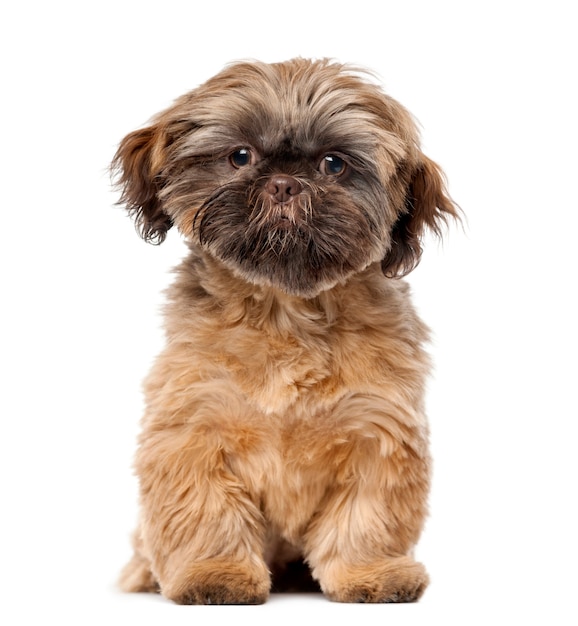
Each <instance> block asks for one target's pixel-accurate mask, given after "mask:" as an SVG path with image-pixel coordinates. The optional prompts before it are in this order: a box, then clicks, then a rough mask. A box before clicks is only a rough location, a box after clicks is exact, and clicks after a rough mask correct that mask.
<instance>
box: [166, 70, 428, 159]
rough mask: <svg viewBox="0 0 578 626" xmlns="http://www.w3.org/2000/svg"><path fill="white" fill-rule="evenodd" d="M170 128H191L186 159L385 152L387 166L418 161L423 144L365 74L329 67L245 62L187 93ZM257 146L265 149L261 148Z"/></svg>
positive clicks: (184, 145) (183, 145) (183, 141)
mask: <svg viewBox="0 0 578 626" xmlns="http://www.w3.org/2000/svg"><path fill="white" fill-rule="evenodd" d="M165 116H166V117H165V121H166V122H168V124H169V126H170V124H171V123H176V124H177V125H182V124H187V125H188V127H189V129H190V131H189V132H188V133H187V134H185V136H184V137H183V136H182V135H181V137H180V142H179V151H178V154H179V156H180V157H191V156H208V155H215V154H216V153H218V152H219V151H223V152H226V151H228V150H231V149H232V148H234V147H241V146H245V145H247V146H251V147H253V148H255V149H256V150H257V151H258V152H259V153H260V154H261V155H262V156H268V155H270V154H272V153H274V152H278V151H279V150H283V151H285V152H290V151H294V152H298V153H299V154H303V155H305V156H307V157H316V156H318V155H319V154H322V153H324V152H327V151H331V150H341V151H344V152H346V153H347V154H349V155H350V156H351V157H352V158H353V159H356V158H358V159H359V160H363V159H364V158H365V159H366V158H367V157H368V155H370V156H371V155H373V154H374V153H375V152H376V151H379V152H380V156H379V161H380V165H381V166H386V167H387V165H389V166H390V167H388V168H387V169H390V168H391V167H393V166H394V164H395V163H397V162H399V161H400V160H406V159H407V160H412V157H413V153H414V151H415V147H416V146H417V143H418V137H417V132H416V128H415V124H414V122H413V120H412V118H411V116H410V114H409V113H408V112H407V111H406V110H405V109H404V108H403V107H402V106H401V105H400V104H399V103H397V102H396V101H395V100H393V99H392V98H390V97H388V96H387V95H385V94H384V93H383V92H382V91H381V90H380V89H379V87H378V86H377V85H374V84H372V83H371V82H370V81H369V80H367V77H365V76H363V75H362V73H361V71H360V70H356V69H354V68H352V67H349V66H345V65H342V64H337V63H331V62H329V61H327V60H322V61H308V60H305V59H294V60H292V61H291V62H287V63H273V64H266V63H255V62H252V63H237V64H234V65H231V66H229V67H227V68H226V69H225V70H223V71H222V72H221V73H220V74H218V75H217V76H215V77H213V78H212V79H210V80H208V81H207V82H206V83H204V84H203V85H201V86H200V87H198V88H197V89H195V90H193V91H192V92H190V93H188V94H186V95H185V96H183V97H182V98H180V99H179V100H177V102H176V103H175V105H174V106H173V107H172V109H170V110H169V111H167V112H166V113H165ZM255 144H257V145H255Z"/></svg>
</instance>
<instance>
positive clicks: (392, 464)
mask: <svg viewBox="0 0 578 626" xmlns="http://www.w3.org/2000/svg"><path fill="white" fill-rule="evenodd" d="M388 426H389V427H388ZM340 448H341V449H340V451H339V452H340V455H339V456H340V458H341V459H343V460H342V461H341V463H340V466H339V467H338V468H337V471H336V472H335V482H334V483H333V485H331V487H330V488H329V489H328V491H327V494H326V497H325V498H324V500H323V501H322V502H321V503H320V507H319V509H318V511H317V513H316V515H315V516H314V517H313V519H312V521H311V523H310V525H309V528H308V531H307V533H306V536H305V555H306V558H307V561H308V563H309V565H310V566H311V569H312V573H313V575H314V577H315V578H316V579H317V580H318V581H319V583H320V585H321V588H322V590H323V592H324V593H325V594H326V595H327V596H328V597H329V598H331V599H332V600H335V601H339V602H412V601H415V600H417V599H418V598H419V597H420V596H421V594H422V593H423V591H424V589H425V587H426V586H427V583H428V576H427V574H426V571H425V569H424V567H423V565H422V564H421V563H417V562H416V561H414V559H413V557H412V549H413V547H414V545H415V543H416V542H417V539H418V537H419V534H420V532H421V529H422V526H423V522H424V517H425V514H426V498H427V491H428V486H429V457H428V454H427V445H426V435H425V434H424V433H422V429H420V428H418V427H413V428H411V427H410V428H408V427H404V426H402V425H401V424H400V423H399V422H397V421H396V420H395V418H389V417H388V416H386V415H384V414H381V415H379V414H378V413H377V412H376V414H375V415H374V416H373V417H371V416H370V417H369V419H367V417H365V418H361V419H359V420H356V426H355V427H354V428H353V430H352V431H351V432H350V434H349V437H348V440H347V441H346V442H344V443H343V444H341V446H340Z"/></svg>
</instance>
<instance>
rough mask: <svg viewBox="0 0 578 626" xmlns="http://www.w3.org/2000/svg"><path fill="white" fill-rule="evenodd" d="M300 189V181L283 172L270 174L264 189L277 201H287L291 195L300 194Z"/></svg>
mask: <svg viewBox="0 0 578 626" xmlns="http://www.w3.org/2000/svg"><path fill="white" fill-rule="evenodd" d="M302 189H303V187H302V186H301V183H300V182H299V181H298V180H297V179H296V178H293V176H286V175H285V174H275V176H271V178H270V179H269V180H268V181H267V184H266V185H265V191H266V192H267V193H268V194H270V195H272V196H273V198H275V200H276V201H277V202H279V203H281V202H288V201H289V200H291V198H292V197H293V196H297V195H298V194H300V193H301V190H302Z"/></svg>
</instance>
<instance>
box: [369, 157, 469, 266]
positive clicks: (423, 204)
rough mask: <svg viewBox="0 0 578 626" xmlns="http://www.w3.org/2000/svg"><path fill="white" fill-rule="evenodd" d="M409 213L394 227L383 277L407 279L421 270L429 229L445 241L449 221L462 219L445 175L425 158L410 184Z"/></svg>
mask: <svg viewBox="0 0 578 626" xmlns="http://www.w3.org/2000/svg"><path fill="white" fill-rule="evenodd" d="M405 209H406V210H405V212H404V213H402V214H401V215H400V216H399V218H398V220H397V222H396V223H395V225H394V227H393V232H392V236H391V248H390V250H389V251H388V253H387V254H386V256H385V258H384V259H383V260H382V262H381V268H382V270H383V273H384V274H385V275H386V276H388V277H392V278H394V277H401V276H405V275H406V274H409V272H411V271H412V270H413V269H415V267H417V265H418V263H419V261H420V258H421V255H422V251H423V250H422V245H421V239H422V236H423V233H424V231H425V229H426V228H429V229H430V230H432V231H433V232H434V233H435V234H436V235H438V236H440V237H441V235H442V228H443V226H444V225H445V224H446V223H447V221H448V218H450V217H452V218H455V219H459V209H458V207H457V205H456V204H455V203H454V202H453V201H452V200H451V198H450V197H449V195H448V193H447V190H446V185H445V180H444V175H443V172H442V171H441V169H440V167H439V166H438V165H437V164H436V163H434V162H433V161H432V160H431V159H429V158H428V157H426V156H425V155H422V159H421V162H420V164H419V165H418V167H417V169H416V170H415V172H414V173H413V175H412V178H411V180H410V184H409V187H408V193H407V196H406V202H405Z"/></svg>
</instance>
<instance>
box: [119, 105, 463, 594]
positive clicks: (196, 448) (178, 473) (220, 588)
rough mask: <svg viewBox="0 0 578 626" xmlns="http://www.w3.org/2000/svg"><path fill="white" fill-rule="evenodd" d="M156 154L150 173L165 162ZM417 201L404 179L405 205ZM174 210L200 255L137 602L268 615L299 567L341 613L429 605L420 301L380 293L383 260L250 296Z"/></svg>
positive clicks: (180, 330)
mask: <svg viewBox="0 0 578 626" xmlns="http://www.w3.org/2000/svg"><path fill="white" fill-rule="evenodd" d="M178 106H182V103H181V104H180V105H178ZM175 119H176V117H175ZM404 119H405V118H404ZM179 123H181V122H179ZM149 134H150V133H149ZM147 141H150V137H149V138H148V139H147ZM131 142H132V143H131ZM129 144H130V146H132V147H130V150H129ZM133 144H134V139H129V140H128V141H127V143H126V144H125V149H124V150H125V153H124V154H122V153H121V156H120V158H121V159H124V167H125V170H128V169H129V168H130V167H131V165H130V164H131V159H134V158H135V157H134V145H133ZM162 145H165V146H166V145H167V142H166V141H164V142H163V144H162ZM232 147H234V145H233V144H232ZM121 150H122V148H121ZM131 150H132V152H131ZM155 150H157V152H154V151H151V153H152V154H153V157H149V161H148V163H149V164H150V163H153V164H154V163H155V162H156V161H157V160H159V159H162V158H166V156H165V157H162V155H161V157H159V154H158V150H159V148H158V146H157V148H155ZM396 150H398V152H399V148H396ZM129 152H130V155H129ZM396 154H397V153H396ZM412 158H413V157H412ZM423 159H424V162H425V163H426V165H425V167H426V169H427V168H429V170H431V172H433V175H432V176H433V178H432V180H433V181H434V183H433V187H432V185H430V187H429V188H428V191H427V192H421V191H420V192H419V193H420V194H421V195H427V194H428V193H429V194H433V195H434V196H435V195H436V194H437V196H438V197H437V198H436V199H434V200H433V201H432V202H430V203H429V204H431V205H432V208H431V211H434V210H435V211H438V208H437V206H439V205H443V202H444V201H445V202H446V204H445V205H443V206H445V207H446V210H447V212H448V213H451V208H450V204H449V201H446V200H443V198H444V196H443V194H442V191H441V183H440V180H439V175H438V174H437V173H436V172H437V170H435V166H433V164H431V162H429V161H428V160H427V159H426V158H425V157H423ZM139 167H140V166H139ZM135 171H136V170H135ZM422 171H423V170H422ZM233 175H236V174H234V173H233ZM388 175H389V176H392V174H391V173H390V174H388ZM403 177H404V178H403V180H405V179H406V178H407V179H408V180H409V174H408V175H405V174H404V175H403ZM128 178H129V176H128V175H127V179H128ZM169 178H170V176H169ZM354 182H355V181H354ZM219 184H222V181H220V183H219ZM403 184H406V185H407V184H409V183H408V182H407V181H406V183H403V181H400V179H398V178H396V179H395V180H393V178H392V183H391V186H392V189H394V191H395V194H398V195H399V194H400V192H399V189H401V188H402V187H403ZM413 184H414V188H415V189H419V188H420V184H419V183H413ZM421 186H422V187H423V185H421ZM345 188H346V189H347V187H345ZM169 189H170V188H169ZM432 189H433V191H432ZM163 193H166V195H167V197H168V198H167V199H165V206H166V207H170V210H171V211H172V216H173V219H174V221H175V222H176V223H177V225H178V226H179V228H180V229H181V230H182V231H183V232H184V233H185V234H186V235H187V236H188V238H189V239H191V240H192V241H193V243H192V244H191V246H190V247H191V251H190V254H189V256H188V257H187V258H186V259H185V260H184V261H183V263H182V265H181V266H180V267H179V268H178V269H177V277H176V280H175V282H174V284H173V286H172V287H171V289H170V291H169V304H168V306H167V309H166V333H167V346H166V348H165V350H164V351H163V352H162V353H161V355H160V356H159V357H158V359H157V362H156V364H155V366H154V367H153V369H152V371H151V373H150V375H149V377H148V379H147V381H146V385H145V395H146V406H147V409H146V414H145V416H144V420H143V430H142V434H141V437H140V445H139V450H138V453H137V458H136V470H137V474H138V477H139V480H140V489H141V517H140V525H139V528H138V530H137V533H136V538H135V556H134V557H133V560H132V561H131V562H130V563H129V564H128V565H127V567H126V569H125V570H124V572H123V576H122V581H121V583H122V586H123V588H124V589H125V590H128V591H150V590H158V589H160V591H161V592H162V593H163V594H164V595H165V596H166V597H168V598H171V599H173V600H174V601H176V602H179V603H258V602H263V601H265V600H266V598H267V596H268V594H269V590H270V588H271V572H273V573H274V574H277V573H282V572H283V569H284V567H285V564H286V562H291V561H295V560H296V559H297V558H303V559H304V560H305V562H306V563H307V565H308V566H309V568H310V570H311V573H312V575H313V578H314V579H315V580H316V581H317V582H318V583H319V585H320V587H321V589H322V590H323V592H324V593H325V594H326V595H327V596H328V597H330V598H331V599H334V600H338V601H346V602H399V601H413V600H416V599H417V598H419V596H420V595H421V593H422V592H423V590H424V589H425V587H426V585H427V574H426V573H425V569H424V568H423V566H422V565H421V564H419V563H416V562H415V561H414V560H413V557H412V550H413V548H414V546H415V544H416V542H417V540H418V537H419V535H420V532H421V530H422V527H423V523H424V518H425V515H426V502H427V493H428V488H429V474H430V461H429V454H428V447H427V433H428V430H427V423H426V419H425V415H424V398H423V395H424V386H425V378H426V376H427V373H428V358H427V355H426V353H425V352H424V348H423V344H424V342H425V341H426V340H427V329H426V328H425V326H424V325H423V323H422V322H421V321H420V320H419V319H418V318H417V316H416V314H415V312H414V310H413V308H412V306H411V303H410V300H409V289H408V286H407V284H406V283H404V282H403V281H402V280H396V279H393V278H388V277H386V276H385V275H384V269H383V263H381V262H380V261H381V256H383V252H381V256H379V255H377V253H376V254H375V260H371V259H368V261H367V262H365V265H363V264H361V265H360V267H359V270H358V271H355V272H349V273H348V274H347V275H344V276H343V277H339V276H338V277H337V278H336V279H335V280H332V283H331V284H330V285H328V284H325V283H324V284H323V286H322V287H320V288H316V289H314V291H315V293H313V295H312V294H311V293H310V291H311V289H310V285H309V284H307V286H303V285H298V286H297V287H294V286H293V283H292V284H291V285H292V286H291V288H289V287H288V288H283V286H282V285H281V286H280V287H277V286H276V285H275V284H270V283H271V281H270V280H269V279H267V280H263V281H260V280H255V279H254V278H251V279H248V278H247V276H248V271H245V270H244V269H243V268H241V269H240V270H237V268H236V267H235V265H234V264H233V263H232V262H230V261H229V259H228V258H225V259H224V260H221V259H220V258H216V257H217V256H218V255H217V254H216V253H215V252H214V250H215V249H216V248H211V247H210V246H209V247H208V248H207V247H206V246H205V247H203V246H199V245H198V242H195V235H194V223H195V218H194V215H195V214H196V211H197V210H196V209H194V210H193V209H191V211H190V212H189V213H187V212H186V211H185V210H184V209H182V207H181V206H178V207H177V200H178V202H181V200H180V198H181V196H182V194H181V196H178V194H175V197H176V198H177V200H173V205H171V197H170V196H169V192H163V191H161V192H159V195H160V196H162V194H163ZM195 193H197V192H195ZM392 194H393V192H392ZM395 194H394V195H395ZM197 195H198V194H197ZM418 195H419V194H418V192H415V191H414V196H416V198H417V196H418ZM190 197H191V198H193V197H194V196H193V194H192V193H191V196H190ZM195 197H196V196H195ZM440 198H442V200H440ZM191 202H192V201H191ZM140 204H144V203H143V202H142V201H141V202H140ZM193 204H194V203H193ZM415 204H416V206H417V204H418V202H417V201H416V202H415ZM426 204H427V202H426ZM436 205H437V206H436ZM275 206H279V205H277V204H276V205H275ZM313 206H315V205H313ZM175 207H177V208H175ZM394 209H395V206H392V207H390V211H391V212H392V217H391V219H392V220H394V219H395V211H394ZM308 210H309V209H308ZM313 210H314V209H313ZM395 210H396V211H401V209H400V208H399V207H398V208H397V209H395ZM442 210H443V209H442ZM271 219H272V218H271ZM275 219H277V220H278V219H279V217H278V216H277V218H275ZM299 219H301V218H299ZM303 219H304V220H305V219H306V218H303ZM388 219H389V218H388ZM428 220H429V221H430V222H433V213H432V214H431V215H430V216H426V217H425V218H423V221H424V223H425V222H427V221H428ZM274 223H276V222H274ZM283 227H284V228H287V227H286V226H283ZM388 228H390V227H388ZM385 232H386V227H385V226H384V233H385ZM414 234H415V233H414ZM375 246H376V249H378V244H375ZM388 246H391V244H390V243H389V240H388V241H386V242H385V243H384V247H383V250H385V251H387V249H388ZM372 254H373V253H372ZM403 263H406V264H407V259H406V260H405V261H403V262H402V264H403ZM328 275H329V274H328ZM251 276H252V274H251ZM327 282H329V279H327ZM300 289H301V290H302V291H304V292H305V291H306V292H307V293H306V297H303V295H301V294H300V293H299V290H300Z"/></svg>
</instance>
